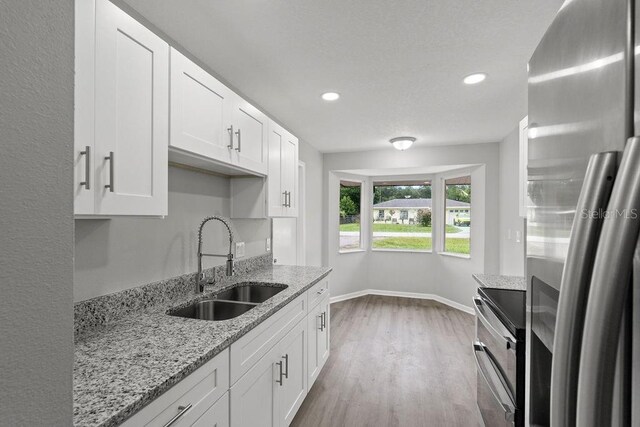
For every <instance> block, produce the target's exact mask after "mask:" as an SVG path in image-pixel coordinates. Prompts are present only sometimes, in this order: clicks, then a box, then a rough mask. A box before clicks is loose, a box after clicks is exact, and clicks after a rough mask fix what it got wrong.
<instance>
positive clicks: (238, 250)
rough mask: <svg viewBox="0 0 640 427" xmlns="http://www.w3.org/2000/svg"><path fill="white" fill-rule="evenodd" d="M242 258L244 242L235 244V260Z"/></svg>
mask: <svg viewBox="0 0 640 427" xmlns="http://www.w3.org/2000/svg"><path fill="white" fill-rule="evenodd" d="M243 256H244V242H236V258H242V257H243Z"/></svg>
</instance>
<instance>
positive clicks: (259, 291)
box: [215, 283, 287, 304]
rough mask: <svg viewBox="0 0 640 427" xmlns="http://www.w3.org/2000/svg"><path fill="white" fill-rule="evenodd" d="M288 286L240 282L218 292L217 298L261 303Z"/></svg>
mask: <svg viewBox="0 0 640 427" xmlns="http://www.w3.org/2000/svg"><path fill="white" fill-rule="evenodd" d="M286 288H287V287H286V286H269V285H263V284H258V283H240V285H239V286H236V287H235V288H231V289H228V290H226V291H224V292H220V293H218V294H216V295H215V298H216V299H219V300H227V301H241V302H252V303H258V304H259V303H261V302H265V301H266V300H268V299H269V298H271V297H272V296H274V295H276V294H278V293H280V292H282V291H284V290H285V289H286Z"/></svg>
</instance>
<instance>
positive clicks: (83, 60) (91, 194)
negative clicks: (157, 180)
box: [73, 1, 96, 215]
mask: <svg viewBox="0 0 640 427" xmlns="http://www.w3.org/2000/svg"><path fill="white" fill-rule="evenodd" d="M95 16H96V11H95V4H94V3H93V2H91V1H76V2H75V64H74V65H75V80H74V83H75V85H74V100H75V105H74V120H73V124H74V130H73V132H74V153H73V162H74V186H73V194H74V213H75V214H76V215H91V214H93V213H94V212H95V185H96V183H95V182H94V178H95V167H94V165H95V164H96V163H95V159H94V158H95V149H94V148H95V145H94V130H93V123H94V122H93V118H94V112H93V110H94V102H93V101H94V98H93V87H94V86H93V85H94V73H95V62H94V53H95Z"/></svg>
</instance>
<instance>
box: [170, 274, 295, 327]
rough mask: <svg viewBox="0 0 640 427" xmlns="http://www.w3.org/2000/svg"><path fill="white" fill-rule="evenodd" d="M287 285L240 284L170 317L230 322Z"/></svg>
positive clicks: (177, 310) (172, 313)
mask: <svg viewBox="0 0 640 427" xmlns="http://www.w3.org/2000/svg"><path fill="white" fill-rule="evenodd" d="M286 288H287V286H285V285H274V284H270V285H266V284H261V283H239V284H238V286H235V287H233V288H231V289H227V290H226V291H222V292H219V293H217V294H215V295H213V296H212V297H211V298H208V299H205V300H201V301H196V302H194V303H191V304H189V305H187V306H186V307H181V308H177V309H172V310H169V312H168V313H167V314H169V315H170V316H178V317H187V318H189V319H200V320H228V319H233V318H234V317H238V316H240V315H241V314H244V313H246V312H247V311H249V310H251V309H252V308H254V307H255V306H257V305H258V304H260V303H263V302H265V301H266V300H268V299H269V298H271V297H273V296H274V295H276V294H278V293H280V292H282V291H284V290H285V289H286Z"/></svg>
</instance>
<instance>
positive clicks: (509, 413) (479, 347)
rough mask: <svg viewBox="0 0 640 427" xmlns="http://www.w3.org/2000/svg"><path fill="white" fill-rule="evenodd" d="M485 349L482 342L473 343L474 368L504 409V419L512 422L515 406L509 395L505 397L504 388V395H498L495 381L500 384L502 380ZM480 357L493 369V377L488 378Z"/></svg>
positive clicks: (488, 374)
mask: <svg viewBox="0 0 640 427" xmlns="http://www.w3.org/2000/svg"><path fill="white" fill-rule="evenodd" d="M485 349H486V346H485V345H484V344H482V343H481V342H480V341H476V342H474V343H473V356H474V357H475V359H476V368H477V369H478V373H480V375H481V376H482V379H483V380H484V382H485V383H486V384H487V385H488V386H489V390H491V394H493V398H494V399H495V400H496V402H498V403H499V404H500V406H501V407H502V409H503V411H504V419H505V421H507V422H513V421H514V420H515V408H514V405H513V402H511V400H510V399H509V397H507V392H506V390H505V391H504V396H500V393H499V392H498V390H496V381H497V382H498V383H500V384H502V382H501V380H500V377H499V374H498V372H497V370H496V368H495V367H494V366H493V361H492V360H491V357H490V356H489V355H488V354H487V352H486V351H485ZM480 354H482V356H480ZM480 357H483V358H485V360H487V361H488V362H489V365H490V366H491V368H492V370H493V377H494V378H489V376H491V374H490V373H488V372H485V368H484V367H483V365H484V364H483V363H482V362H481V361H480Z"/></svg>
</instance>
